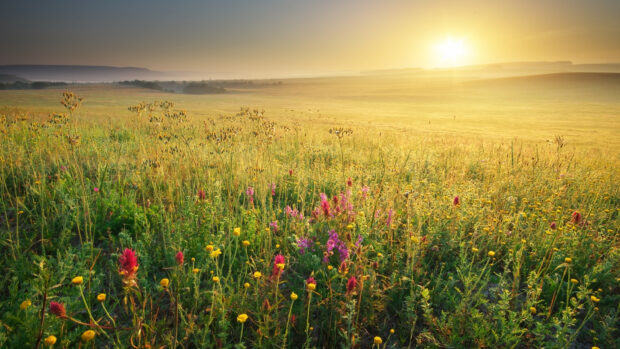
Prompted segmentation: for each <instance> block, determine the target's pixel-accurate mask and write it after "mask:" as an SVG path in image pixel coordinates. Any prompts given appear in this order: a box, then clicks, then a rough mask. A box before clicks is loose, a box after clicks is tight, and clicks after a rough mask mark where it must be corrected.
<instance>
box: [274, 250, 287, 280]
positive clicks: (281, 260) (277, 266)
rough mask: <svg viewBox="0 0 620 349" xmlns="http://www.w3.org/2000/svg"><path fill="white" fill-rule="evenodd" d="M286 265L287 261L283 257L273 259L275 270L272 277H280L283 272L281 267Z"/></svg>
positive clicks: (278, 256) (277, 256) (279, 255)
mask: <svg viewBox="0 0 620 349" xmlns="http://www.w3.org/2000/svg"><path fill="white" fill-rule="evenodd" d="M285 263H286V260H285V259H284V256H283V255H281V254H278V255H276V256H275V258H274V259H273V269H272V270H271V277H275V276H278V275H280V273H281V272H282V269H280V265H284V264H285Z"/></svg>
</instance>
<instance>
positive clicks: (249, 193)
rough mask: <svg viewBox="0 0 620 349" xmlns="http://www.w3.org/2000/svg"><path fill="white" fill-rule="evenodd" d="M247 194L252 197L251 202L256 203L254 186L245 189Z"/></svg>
mask: <svg viewBox="0 0 620 349" xmlns="http://www.w3.org/2000/svg"><path fill="white" fill-rule="evenodd" d="M245 194H246V195H247V196H249V197H250V203H251V204H254V188H253V187H248V189H246V190H245Z"/></svg>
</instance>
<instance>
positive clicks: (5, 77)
mask: <svg viewBox="0 0 620 349" xmlns="http://www.w3.org/2000/svg"><path fill="white" fill-rule="evenodd" d="M13 82H28V80H26V79H23V78H20V77H19V76H16V75H12V74H1V73H0V83H13Z"/></svg>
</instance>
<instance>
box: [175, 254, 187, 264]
mask: <svg viewBox="0 0 620 349" xmlns="http://www.w3.org/2000/svg"><path fill="white" fill-rule="evenodd" d="M174 258H175V259H176V260H177V264H178V265H183V261H184V260H185V256H183V251H179V252H177V254H176V256H174Z"/></svg>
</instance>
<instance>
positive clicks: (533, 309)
mask: <svg viewBox="0 0 620 349" xmlns="http://www.w3.org/2000/svg"><path fill="white" fill-rule="evenodd" d="M530 313H532V315H536V308H535V307H530Z"/></svg>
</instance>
